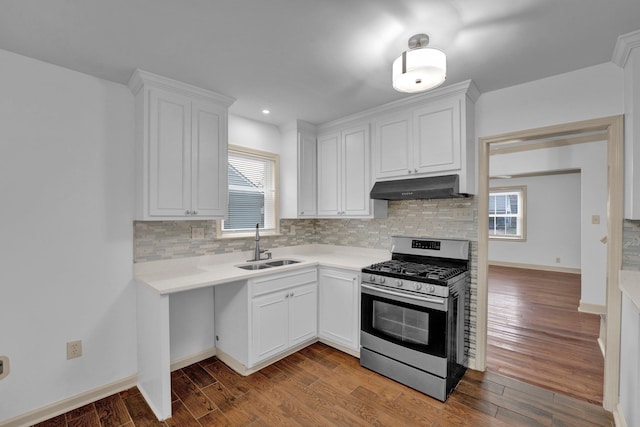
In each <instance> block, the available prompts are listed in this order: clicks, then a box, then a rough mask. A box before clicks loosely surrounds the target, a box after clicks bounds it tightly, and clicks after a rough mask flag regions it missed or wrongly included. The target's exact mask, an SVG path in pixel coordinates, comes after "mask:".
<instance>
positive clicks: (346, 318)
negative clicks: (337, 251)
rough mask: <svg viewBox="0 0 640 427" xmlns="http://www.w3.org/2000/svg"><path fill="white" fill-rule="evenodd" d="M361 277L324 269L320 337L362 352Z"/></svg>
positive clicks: (321, 272)
mask: <svg viewBox="0 0 640 427" xmlns="http://www.w3.org/2000/svg"><path fill="white" fill-rule="evenodd" d="M358 284H359V281H358V274H357V273H356V272H353V273H350V272H343V271H334V270H325V269H320V280H319V289H320V304H319V307H320V316H319V317H320V337H322V338H324V339H327V340H329V341H332V342H334V343H336V344H340V345H343V346H345V347H347V348H350V349H352V350H354V351H359V345H360V340H359V338H360V293H359V286H358Z"/></svg>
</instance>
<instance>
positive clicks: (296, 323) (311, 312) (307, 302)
mask: <svg viewBox="0 0 640 427" xmlns="http://www.w3.org/2000/svg"><path fill="white" fill-rule="evenodd" d="M288 295H289V338H290V346H294V345H296V344H299V343H301V342H303V341H305V340H308V339H311V338H313V337H315V336H316V335H317V334H318V288H317V284H316V283H313V284H311V285H304V286H298V287H296V288H293V289H291V290H290V291H289V293H288Z"/></svg>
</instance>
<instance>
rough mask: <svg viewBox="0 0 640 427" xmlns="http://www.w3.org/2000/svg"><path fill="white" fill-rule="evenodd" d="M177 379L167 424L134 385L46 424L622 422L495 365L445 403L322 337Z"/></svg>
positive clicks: (497, 426)
mask: <svg viewBox="0 0 640 427" xmlns="http://www.w3.org/2000/svg"><path fill="white" fill-rule="evenodd" d="M323 361H329V362H331V363H323ZM187 372H191V373H192V377H193V378H194V379H193V380H192V379H191V378H190V377H189V376H187V374H186V373H187ZM211 378H213V379H215V381H214V382H213V383H211ZM172 380H173V381H172V390H173V391H172V392H173V396H174V400H173V402H172V409H173V416H172V418H171V419H169V420H167V421H166V422H165V423H163V422H159V421H157V420H156V418H155V416H154V414H153V413H152V412H151V409H150V408H149V407H148V405H147V404H146V402H145V401H144V399H143V397H142V395H141V394H140V392H139V391H138V390H137V388H133V389H130V390H126V391H124V392H121V393H117V394H114V395H113V396H110V397H108V398H105V399H101V400H99V401H97V402H95V403H93V404H91V405H87V406H85V407H83V408H79V409H77V410H74V411H71V412H70V413H69V414H67V415H66V416H65V415H62V416H59V417H55V418H53V419H52V420H49V421H46V422H43V423H40V425H39V426H40V427H67V426H68V425H73V426H96V427H98V426H100V427H102V426H104V427H135V426H178V425H179V426H193V427H197V426H218V425H220V426H234V427H235V426H274V425H278V426H280V425H290V426H298V425H303V426H394V427H395V426H403V427H404V426H414V425H415V426H418V425H420V426H423V425H424V426H431V427H438V426H439V427H460V426H469V427H513V426H530V425H537V426H550V425H554V426H584V427H589V426H593V425H595V426H607V427H611V426H613V418H612V416H611V414H610V413H608V412H607V411H605V410H604V409H602V407H600V406H597V405H593V404H590V403H589V402H587V401H585V400H581V399H576V398H573V397H570V396H565V395H561V394H559V393H557V392H554V391H551V390H548V389H545V388H541V387H537V386H533V385H531V384H528V383H526V382H523V381H519V380H515V379H512V378H506V377H503V376H501V375H498V374H496V373H493V372H477V371H472V370H467V372H466V373H465V375H464V377H463V378H462V380H461V381H460V383H459V384H458V386H457V387H456V389H455V390H454V391H453V392H452V393H451V395H450V396H449V399H448V400H447V401H446V402H444V403H443V402H440V401H438V400H436V399H433V398H431V397H429V396H426V395H424V394H422V393H419V392H417V391H416V390H413V389H411V388H409V387H406V386H404V385H402V384H399V383H396V382H394V381H392V380H390V379H388V378H385V377H384V376H382V375H379V374H377V373H375V372H372V371H369V370H368V369H365V368H362V367H361V366H360V365H359V363H358V360H357V359H355V358H353V357H351V356H349V355H346V354H344V353H340V352H339V351H337V350H335V349H332V348H330V347H327V346H325V345H319V344H318V345H312V346H310V347H307V348H306V349H304V350H303V351H300V352H298V353H295V354H294V355H291V356H289V357H287V358H285V359H283V361H281V362H279V363H277V364H275V365H272V366H269V367H267V368H265V369H263V370H261V371H260V372H256V373H254V374H252V375H250V376H248V377H243V376H240V375H238V374H236V373H235V372H233V371H232V370H231V369H230V368H229V367H227V366H226V365H224V364H223V363H222V362H220V361H219V360H218V359H216V358H210V359H208V360H207V363H205V364H204V365H203V364H202V363H200V364H195V365H192V366H189V367H186V368H184V369H182V370H179V371H176V372H175V373H174V374H172ZM198 384H200V385H204V384H208V385H206V386H204V387H201V386H199V385H198ZM119 402H120V403H119ZM92 408H94V409H92ZM125 414H126V417H128V418H126V417H125ZM100 418H102V419H103V421H102V423H100ZM67 420H70V422H69V423H68V422H67ZM120 422H123V424H120V425H119V423H120Z"/></svg>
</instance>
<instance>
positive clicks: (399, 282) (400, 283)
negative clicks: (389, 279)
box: [396, 279, 402, 288]
mask: <svg viewBox="0 0 640 427" xmlns="http://www.w3.org/2000/svg"><path fill="white" fill-rule="evenodd" d="M396 286H397V287H399V288H401V287H402V280H400V279H396Z"/></svg>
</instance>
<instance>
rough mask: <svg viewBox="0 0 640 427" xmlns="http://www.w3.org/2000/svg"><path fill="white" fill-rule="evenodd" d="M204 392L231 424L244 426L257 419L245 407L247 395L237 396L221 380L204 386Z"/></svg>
mask: <svg viewBox="0 0 640 427" xmlns="http://www.w3.org/2000/svg"><path fill="white" fill-rule="evenodd" d="M202 392H203V393H204V394H205V395H206V396H207V397H208V398H209V399H210V400H211V401H212V402H213V403H214V404H215V405H216V407H218V409H219V410H220V411H221V412H222V413H223V414H224V416H225V417H226V418H227V419H228V420H229V422H230V423H231V425H234V426H244V425H249V424H251V423H252V422H254V421H256V420H257V417H256V416H255V415H252V414H250V413H248V412H247V411H245V410H244V409H243V405H244V403H245V402H246V401H247V397H246V396H245V395H241V396H235V395H234V394H233V393H231V392H230V391H229V390H228V389H227V388H226V387H225V386H224V385H223V384H222V383H221V382H216V383H214V384H211V385H210V386H207V387H205V388H203V389H202Z"/></svg>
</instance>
